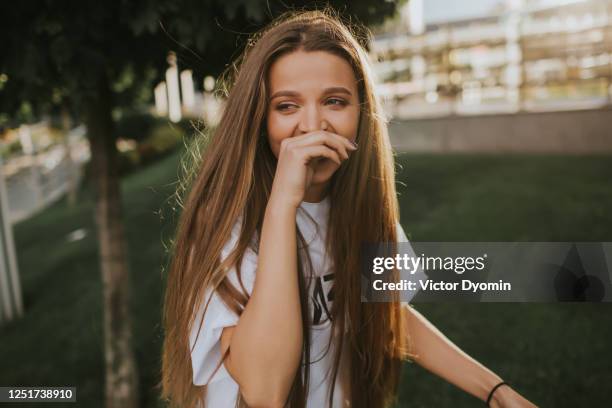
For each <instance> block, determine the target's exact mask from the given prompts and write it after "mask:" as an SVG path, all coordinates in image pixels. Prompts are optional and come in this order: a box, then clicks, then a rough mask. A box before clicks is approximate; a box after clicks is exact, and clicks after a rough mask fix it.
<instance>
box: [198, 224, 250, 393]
mask: <svg viewBox="0 0 612 408" xmlns="http://www.w3.org/2000/svg"><path fill="white" fill-rule="evenodd" d="M240 225H241V223H240V221H237V222H236V224H235V225H234V228H233V229H232V233H231V237H230V239H229V240H228V242H227V243H226V244H225V245H224V247H223V249H222V251H221V257H222V259H225V258H226V257H227V256H228V255H229V253H230V252H231V250H233V249H234V248H235V246H236V244H237V243H238V238H239V237H240ZM256 269H257V254H256V253H255V252H254V251H253V250H252V249H251V248H250V247H249V248H247V250H246V252H245V254H244V257H243V259H242V263H241V269H240V273H241V278H242V283H243V284H244V287H245V289H246V291H247V293H248V294H249V295H250V294H251V293H252V291H253V284H254V282H255V271H256ZM227 276H228V278H229V280H230V282H231V283H232V285H234V287H235V288H236V289H238V290H242V289H241V286H240V282H239V281H238V275H237V271H236V267H235V266H234V267H232V268H230V269H228V272H227ZM208 299H210V304H209V305H208V309H207V310H206V313H205V314H204V320H203V321H202V314H203V313H204V308H205V306H206V302H207V301H208ZM238 318H239V316H238V315H237V314H236V313H235V312H234V311H232V310H231V309H230V308H228V307H227V305H226V304H225V302H223V300H222V299H221V297H220V296H219V294H218V293H217V291H212V290H210V289H209V290H207V291H206V292H205V295H204V300H203V302H202V304H201V305H199V309H198V312H197V313H196V315H195V319H194V321H193V325H192V329H191V333H190V335H189V345H190V350H191V367H192V369H193V383H194V384H195V385H207V384H211V383H214V382H215V381H219V380H222V379H227V378H231V377H230V374H229V373H228V372H227V370H226V369H225V365H223V364H221V366H220V367H219V369H218V370H217V371H216V372H215V369H216V368H217V365H218V364H219V362H220V361H221V357H222V356H221V333H222V331H223V328H224V327H229V326H235V325H236V324H237V323H238ZM200 323H201V324H200Z"/></svg>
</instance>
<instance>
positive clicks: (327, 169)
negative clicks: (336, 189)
mask: <svg viewBox="0 0 612 408" xmlns="http://www.w3.org/2000/svg"><path fill="white" fill-rule="evenodd" d="M339 168H340V166H338V165H337V164H336V163H335V162H333V161H331V160H329V159H325V160H324V161H322V162H320V163H319V164H318V165H317V167H316V170H315V174H314V176H313V178H312V183H313V184H323V183H327V182H328V181H329V180H331V178H332V176H333V175H334V173H335V172H336V170H338V169H339Z"/></svg>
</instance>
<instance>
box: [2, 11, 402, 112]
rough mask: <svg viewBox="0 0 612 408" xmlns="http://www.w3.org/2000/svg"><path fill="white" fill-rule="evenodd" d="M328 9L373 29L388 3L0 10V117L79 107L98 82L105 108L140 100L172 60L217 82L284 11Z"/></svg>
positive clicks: (199, 76) (198, 79) (92, 94)
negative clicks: (108, 87)
mask: <svg viewBox="0 0 612 408" xmlns="http://www.w3.org/2000/svg"><path fill="white" fill-rule="evenodd" d="M325 4H329V5H331V6H333V7H335V8H336V9H337V10H338V11H339V13H340V14H341V15H342V16H344V17H345V18H346V19H347V20H348V19H350V20H359V21H361V22H363V23H365V24H372V23H378V22H380V21H382V20H383V19H384V18H385V17H386V16H389V15H391V14H393V12H394V11H395V8H396V5H397V1H382V2H379V1H373V0H372V1H364V0H362V1H353V2H350V3H349V2H344V1H338V0H335V1H329V2H326V3H322V2H313V1H292V2H284V1H269V0H203V1H198V2H194V1H189V0H146V1H145V0H137V1H130V2H126V1H122V0H110V1H105V2H93V3H92V2H69V1H58V2H38V1H34V0H24V1H19V2H0V16H2V20H1V21H0V22H1V24H0V38H2V41H3V42H2V57H1V59H0V78H2V79H1V81H0V82H1V87H0V96H2V97H1V98H0V112H5V113H8V114H11V115H12V113H14V112H15V111H16V110H18V108H19V105H20V104H21V103H22V102H24V101H27V102H30V103H31V104H32V105H33V107H34V112H35V113H39V112H42V111H47V110H48V109H49V108H50V106H51V105H53V104H59V103H62V102H64V101H67V102H68V103H69V104H70V105H72V106H75V107H81V105H82V103H83V101H84V100H86V99H87V98H88V97H95V96H96V95H97V92H98V90H97V88H96V84H97V83H98V81H99V79H100V78H102V77H105V78H108V80H109V82H110V83H111V84H112V87H113V90H114V93H115V103H116V104H120V105H122V106H130V105H132V104H133V103H134V102H137V103H142V102H143V98H150V97H151V93H150V89H151V87H152V84H153V83H154V82H155V81H158V80H161V79H162V78H163V72H164V68H165V66H166V55H167V52H168V51H169V50H174V51H176V53H177V55H178V59H179V61H178V63H179V66H181V67H189V68H192V69H193V71H194V74H195V75H194V76H195V80H196V81H195V82H196V83H201V79H202V78H203V77H204V76H205V75H215V76H217V75H219V74H220V73H221V72H222V71H223V70H224V69H225V68H226V66H227V64H228V63H229V62H230V61H231V60H232V59H233V58H234V57H236V56H237V55H238V52H239V51H240V49H241V48H242V47H243V45H244V44H245V42H246V39H247V37H248V36H249V35H250V34H251V33H254V32H255V31H257V30H259V29H260V28H261V27H263V26H264V25H265V24H266V23H268V22H269V21H270V20H271V19H272V18H273V17H275V16H277V15H279V14H280V13H282V12H285V11H287V10H292V9H293V10H295V9H312V8H321V7H322V6H323V5H325Z"/></svg>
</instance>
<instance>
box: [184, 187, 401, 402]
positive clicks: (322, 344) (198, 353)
mask: <svg viewBox="0 0 612 408" xmlns="http://www.w3.org/2000/svg"><path fill="white" fill-rule="evenodd" d="M304 212H307V213H308V214H309V215H310V217H312V219H313V220H314V221H315V222H316V224H314V223H313V221H312V220H311V219H310V218H309V217H308V215H306V214H305V213H304ZM328 214H329V198H327V197H326V198H325V199H324V200H323V201H321V202H319V203H308V202H302V204H301V205H300V208H298V211H297V224H298V226H299V228H300V231H301V233H302V235H303V237H304V239H305V241H306V243H307V244H308V247H307V249H308V252H309V254H310V259H311V261H312V267H313V271H312V275H313V279H314V280H315V282H311V284H310V293H309V297H308V298H309V301H308V305H309V309H310V316H311V319H312V322H313V325H312V326H311V333H312V341H311V348H310V362H311V364H310V376H309V390H308V399H307V407H309V408H322V407H327V404H328V402H327V401H328V399H329V394H328V393H329V392H330V391H331V390H330V387H329V386H330V383H331V378H332V375H333V362H334V356H335V355H336V354H335V352H336V350H335V348H336V345H335V342H332V344H331V347H329V350H328V343H329V338H330V335H331V320H329V313H330V312H331V305H332V301H333V299H332V298H330V289H331V287H332V283H333V276H334V274H333V270H332V267H331V260H330V258H329V257H328V256H326V253H325V236H326V233H327V218H328ZM397 231H398V241H399V242H408V239H407V238H406V234H405V233H404V230H403V229H402V227H401V225H399V224H398V225H397ZM239 236H240V220H238V221H237V222H236V224H235V226H234V228H233V230H232V233H231V237H230V239H229V240H228V242H227V243H226V245H225V246H224V248H223V250H222V252H221V256H222V257H223V258H225V257H227V255H229V253H230V251H231V250H232V249H233V248H235V246H236V243H237V242H238V238H239ZM298 244H299V242H298ZM256 268H257V254H256V253H255V252H254V251H253V250H252V249H251V248H248V249H247V251H246V252H245V255H244V257H243V260H242V264H241V276H242V282H243V284H244V287H245V289H246V290H247V291H248V293H249V294H250V293H252V290H253V284H254V282H255V270H256ZM303 269H304V270H305V271H306V267H305V268H303ZM306 276H308V273H306ZM228 277H229V279H230V282H231V283H232V284H233V285H234V287H235V288H238V289H239V290H240V284H239V282H238V278H237V274H236V269H235V268H231V269H230V270H229V271H228ZM307 284H308V282H307ZM212 296H213V297H212V299H211V301H210V305H209V306H208V310H207V311H206V314H205V316H204V321H203V323H202V325H201V327H200V320H201V316H202V313H203V306H204V305H205V303H206V302H204V303H203V304H202V305H201V306H200V310H199V311H198V314H197V315H196V319H195V321H194V324H193V329H192V331H191V333H190V347H191V349H192V350H193V351H192V352H191V364H192V368H193V383H194V384H195V385H206V384H208V387H207V395H206V408H208V407H214V408H225V407H227V408H232V407H234V406H235V403H236V399H237V396H238V384H237V383H236V382H235V381H234V379H233V378H232V377H231V376H230V374H229V373H228V372H227V370H226V369H225V366H224V365H223V364H222V365H221V366H220V367H219V369H218V370H217V372H216V373H215V374H214V376H213V377H212V378H210V377H211V374H212V373H213V371H214V369H215V368H216V367H217V365H218V363H219V361H220V360H221V332H222V330H223V328H224V327H228V326H234V325H236V324H237V323H238V318H239V317H238V316H237V315H236V314H235V313H234V312H233V311H231V310H230V309H229V308H228V307H227V306H226V305H225V303H224V302H223V300H222V299H221V297H220V296H218V294H217V293H216V292H215V293H214V294H213V295H212ZM209 297H210V291H209V292H207V293H206V294H205V297H204V299H205V300H208V298H209ZM196 338H197V339H196ZM194 343H195V344H194ZM344 343H345V344H346V342H344ZM347 354H348V353H346V352H343V357H344V356H346V355H347ZM345 365H346V363H345V361H344V360H343V361H342V362H341V367H340V369H339V372H338V376H337V378H336V387H335V390H334V402H333V408H340V407H345V406H347V404H346V403H345V404H343V400H344V393H343V390H342V383H343V378H344V376H345V375H346V373H345V371H344V370H343V366H345Z"/></svg>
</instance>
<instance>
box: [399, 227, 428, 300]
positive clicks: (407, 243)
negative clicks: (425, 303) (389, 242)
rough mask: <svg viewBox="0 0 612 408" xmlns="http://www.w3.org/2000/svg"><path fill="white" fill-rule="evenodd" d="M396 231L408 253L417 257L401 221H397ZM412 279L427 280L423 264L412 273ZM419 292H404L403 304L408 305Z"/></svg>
mask: <svg viewBox="0 0 612 408" xmlns="http://www.w3.org/2000/svg"><path fill="white" fill-rule="evenodd" d="M396 231H397V233H396V235H397V242H401V243H403V245H402V246H404V248H403V249H405V250H406V253H407V254H408V256H410V257H416V254H415V253H414V248H412V244H411V243H410V241H409V240H408V238H407V237H406V233H405V232H404V229H403V228H402V225H401V224H400V223H399V222H398V223H397V227H396ZM410 280H411V281H414V282H418V281H419V280H424V281H425V280H427V275H425V272H424V271H423V268H422V267H421V266H419V269H418V270H417V271H416V272H415V273H414V275H411V277H410ZM417 287H418V285H417ZM418 292H419V291H418V290H415V291H404V292H402V294H401V298H402V302H401V303H402V305H408V304H409V303H410V302H411V301H412V299H413V298H414V297H415V296H416V294H417V293H418Z"/></svg>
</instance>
